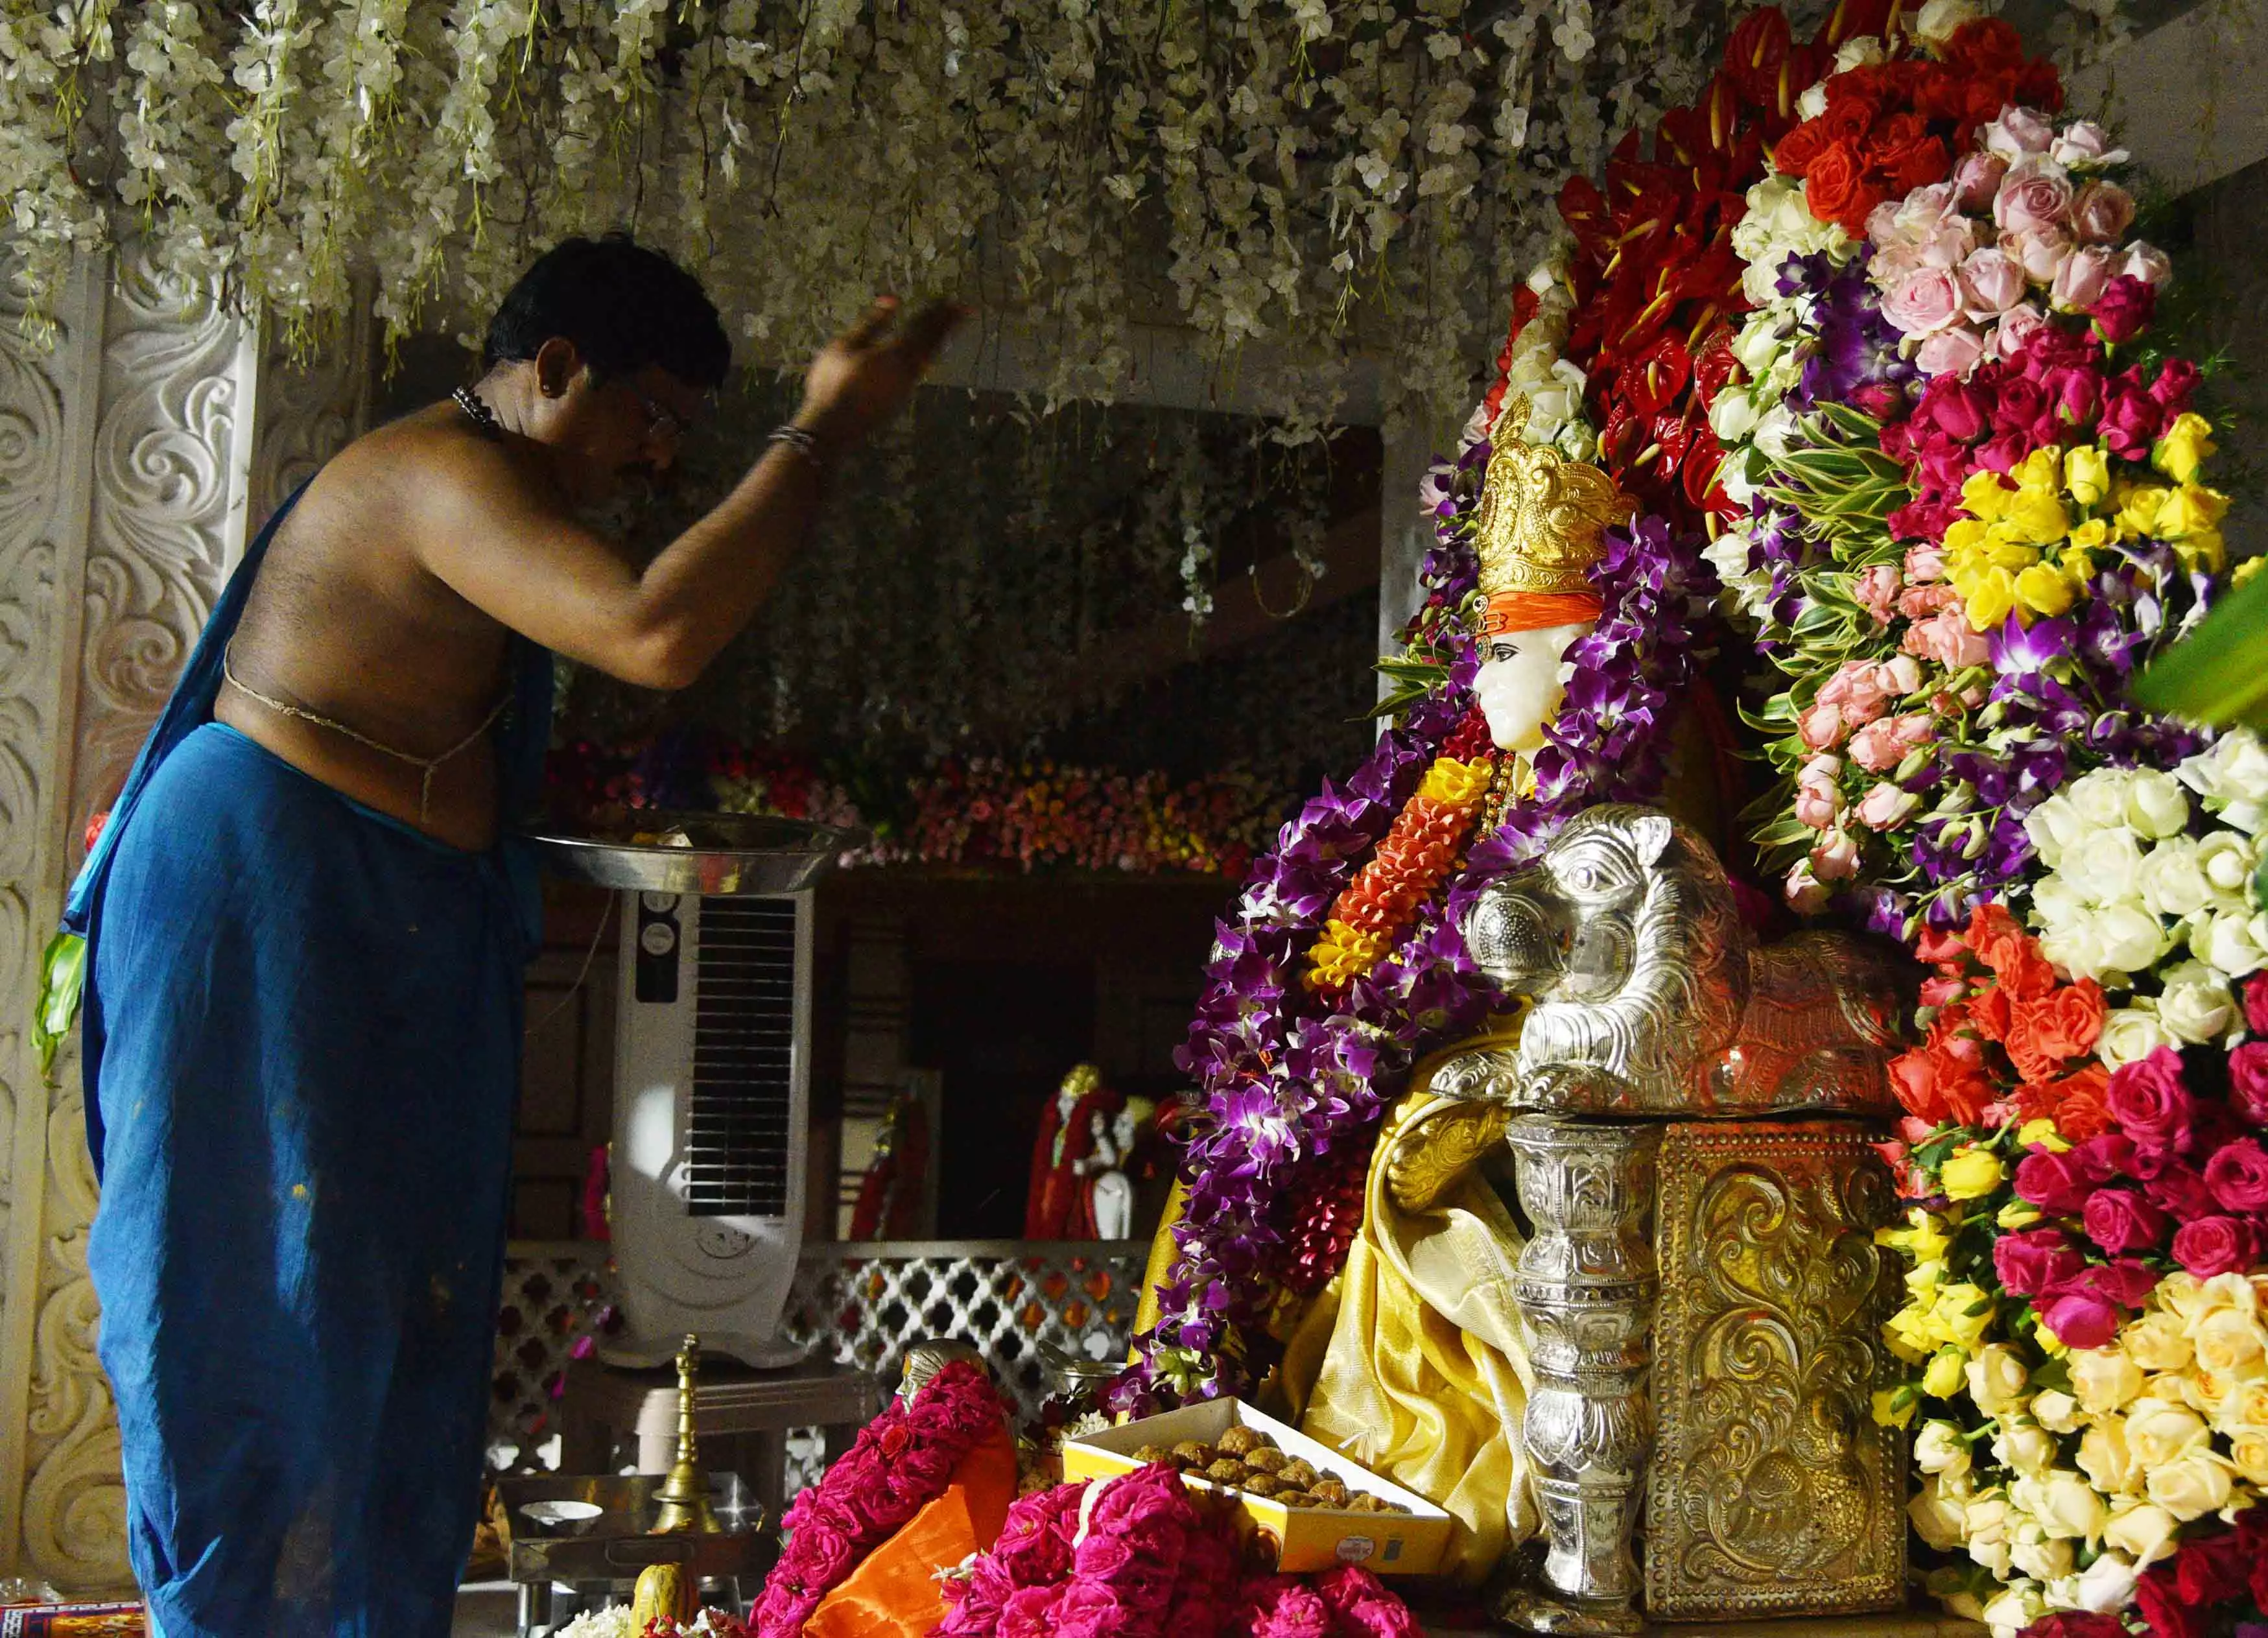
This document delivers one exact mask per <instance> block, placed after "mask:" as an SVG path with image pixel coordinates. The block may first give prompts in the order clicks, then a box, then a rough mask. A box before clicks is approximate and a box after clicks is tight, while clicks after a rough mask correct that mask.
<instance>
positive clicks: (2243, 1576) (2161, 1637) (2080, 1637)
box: [2025, 1507, 2268, 1638]
mask: <svg viewBox="0 0 2268 1638" xmlns="http://www.w3.org/2000/svg"><path fill="white" fill-rule="evenodd" d="M2134 1605H2135V1609H2136V1611H2137V1612H2138V1613H2139V1614H2140V1616H2141V1617H2142V1620H2143V1621H2144V1623H2145V1625H2146V1627H2147V1630H2148V1632H2149V1633H2150V1635H2151V1638H2206V1634H2209V1633H2217V1632H2230V1633H2231V1634H2232V1638H2268V1626H2264V1625H2262V1624H2261V1623H2260V1622H2257V1621H2247V1620H2242V1619H2240V1620H2238V1621H2237V1623H2236V1625H2235V1627H2234V1628H2233V1629H2232V1628H2230V1627H2226V1626H2223V1625H2222V1624H2221V1621H2222V1620H2226V1606H2228V1605H2236V1606H2237V1607H2238V1608H2239V1610H2240V1611H2243V1610H2247V1609H2257V1610H2268V1508H2258V1507H2253V1508H2247V1509H2245V1510H2244V1511H2242V1513H2239V1514H2238V1515H2237V1516H2236V1525H2235V1529H2233V1530H2228V1531H2222V1532H2220V1534H2218V1535H2213V1536H2204V1537H2192V1538H2188V1539H2185V1540H2184V1541H2183V1543H2182V1545H2181V1548H2180V1550H2179V1551H2178V1552H2176V1553H2175V1554H2174V1560H2173V1562H2172V1563H2170V1564H2161V1565H2160V1566H2159V1567H2158V1568H2155V1569H2152V1570H2149V1571H2147V1572H2145V1574H2144V1575H2143V1576H2142V1579H2141V1582H2140V1583H2139V1585H2138V1586H2137V1587H2136V1588H2135V1590H2134ZM2065 1619H2066V1620H2073V1619H2075V1618H2073V1617H2068V1616H2067V1617H2066V1618H2065ZM2088 1619H2090V1620H2097V1621H2109V1622H2110V1627H2072V1626H2066V1627H2063V1628H2062V1629H2061V1630H2060V1632H2059V1633H2058V1632H2056V1631H2051V1630H2050V1629H2049V1628H2048V1627H2045V1626H2044V1624H2043V1623H2038V1622H2035V1623H2034V1624H2033V1625H2032V1626H2030V1627H2027V1628H2025V1638H2098V1634H2099V1635H2100V1638H2112V1635H2113V1634H2114V1632H2115V1633H2116V1634H2117V1638H2124V1634H2125V1631H2126V1628H2125V1627H2124V1625H2123V1624H2122V1623H2120V1622H2119V1621H2118V1620H2117V1619H2116V1618H2115V1617H2112V1616H2108V1615H2101V1616H2093V1617H2089V1618H2088Z"/></svg>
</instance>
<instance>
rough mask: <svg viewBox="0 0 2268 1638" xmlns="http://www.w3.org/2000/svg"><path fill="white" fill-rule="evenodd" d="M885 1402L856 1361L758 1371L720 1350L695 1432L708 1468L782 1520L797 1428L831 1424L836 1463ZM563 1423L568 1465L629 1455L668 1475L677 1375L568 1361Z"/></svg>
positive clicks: (607, 1465) (611, 1466)
mask: <svg viewBox="0 0 2268 1638" xmlns="http://www.w3.org/2000/svg"><path fill="white" fill-rule="evenodd" d="M881 1406H882V1388H881V1384H880V1383H878V1382H877V1381H876V1380H875V1379H874V1378H873V1377H872V1376H868V1375H867V1374H866V1373H865V1372H864V1371H859V1370H854V1369H851V1368H850V1367H849V1366H844V1365H828V1364H803V1365H792V1366H790V1367H788V1368H787V1369H784V1370H754V1369H750V1368H748V1367H747V1366H745V1365H740V1364H738V1363H735V1362H734V1361H731V1360H726V1359H720V1358H718V1357H716V1356H714V1355H711V1356H708V1357H704V1358H703V1360H702V1361H701V1375H700V1378H699V1380H698V1381H697V1382H696V1383H695V1384H694V1390H693V1431H694V1432H695V1434H696V1435H698V1436H699V1438H700V1441H701V1452H702V1461H703V1465H704V1466H708V1465H715V1466H717V1467H722V1468H731V1469H733V1470H734V1471H736V1472H740V1473H741V1474H742V1475H744V1476H745V1477H746V1478H747V1481H748V1485H749V1487H750V1488H751V1489H752V1490H754V1491H755V1496H756V1500H757V1501H760V1502H762V1504H763V1509H764V1514H765V1517H766V1519H767V1521H768V1522H769V1523H770V1524H772V1525H774V1526H775V1527H777V1524H779V1517H780V1511H781V1509H782V1508H783V1506H784V1504H785V1501H786V1499H787V1498H786V1490H787V1434H788V1429H789V1428H809V1427H817V1428H822V1429H824V1430H825V1433H826V1437H827V1459H828V1461H830V1462H832V1461H833V1460H834V1459H835V1458H836V1457H837V1456H839V1455H840V1454H842V1452H843V1450H846V1449H848V1448H849V1446H850V1443H851V1440H852V1438H854V1437H855V1436H856V1435H857V1434H858V1429H859V1428H863V1427H865V1425H866V1424H867V1423H868V1422H869V1421H871V1420H873V1418H874V1415H875V1413H877V1412H879V1411H880V1409H881ZM559 1420H560V1427H559V1443H560V1450H559V1466H560V1471H561V1472H569V1473H605V1472H616V1471H618V1470H619V1466H620V1464H621V1463H622V1461H624V1460H629V1461H630V1462H634V1463H635V1464H636V1466H637V1472H641V1473H666V1472H668V1471H669V1465H670V1464H671V1463H672V1462H674V1461H675V1460H676V1459H677V1373H676V1371H675V1369H673V1368H672V1367H670V1366H667V1365H663V1366H658V1367H656V1368H655V1369H652V1370H623V1369H618V1368H616V1367H615V1366H611V1365H602V1364H600V1362H599V1361H596V1360H593V1359H582V1360H577V1361H574V1362H573V1363H572V1364H571V1365H569V1366H568V1368H567V1381H566V1386H565V1389H564V1391H563V1398H562V1403H561V1406H560V1419H559ZM618 1452H620V1454H618Z"/></svg>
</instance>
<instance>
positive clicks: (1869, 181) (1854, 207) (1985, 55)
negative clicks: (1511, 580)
mask: <svg viewBox="0 0 2268 1638" xmlns="http://www.w3.org/2000/svg"><path fill="white" fill-rule="evenodd" d="M1883 9H1884V10H1887V8H1883ZM1880 28H1881V21H1880V20H1879V19H1877V20H1876V21H1875V23H1874V27H1872V28H1867V29H1862V30H1858V31H1854V32H1856V33H1876V32H1878V31H1879V30H1880ZM2010 103H2015V104H2018V105H2020V106H2021V107H2032V108H2043V109H2045V110H2047V111H2049V112H2051V113H2053V112H2055V111H2057V110H2058V109H2060V108H2061V107H2063V84H2062V81H2061V80H2060V79H2059V78H2058V77H2057V74H2056V70H2055V67H2054V65H2053V64H2052V63H2046V62H2041V61H2035V62H2029V63H2028V62H2026V61H2025V60H2024V51H2023V44H2022V42H2021V41H2020V40H2018V38H2017V37H2016V31H2015V30H2014V28H2012V27H2010V26H2008V25H2007V23H2005V22H2003V21H2002V20H2000V19H1999V18H1977V20H1976V21H1974V22H1970V23H1965V24H1963V25H1962V26H1961V27H1960V28H1959V29H1958V30H1957V31H1956V32H1955V33H1954V35H1953V38H1952V39H1951V40H1949V41H1947V42H1946V44H1945V46H1944V48H1943V50H1942V54H1941V56H1940V60H1938V61H1935V62H1932V61H1930V60H1928V59H1927V58H1923V57H1902V58H1894V59H1892V60H1891V61H1889V62H1887V63H1869V64H1866V65H1863V66H1860V67H1858V68H1853V69H1850V70H1845V72H1843V73H1840V74H1837V75H1836V76H1834V77H1832V78H1830V80H1828V82H1827V107H1826V108H1825V110H1824V111H1823V112H1822V113H1821V114H1819V115H1818V117H1817V118H1815V119H1809V120H1806V121H1805V122H1803V123H1802V124H1800V125H1798V126H1796V127H1795V128H1794V129H1793V130H1790V131H1789V132H1788V133H1787V134H1786V136H1785V137H1781V138H1780V139H1779V141H1778V143H1777V144H1774V146H1773V148H1772V155H1771V158H1772V165H1773V166H1774V168H1775V169H1777V170H1778V171H1779V172H1780V173H1782V174H1784V175H1787V176H1797V177H1801V178H1802V179H1803V199H1804V203H1806V204H1808V205H1809V206H1810V207H1811V214H1812V215H1814V216H1815V217H1817V218H1819V219H1820V220H1821V221H1823V222H1834V223H1837V224H1838V225H1840V226H1841V227H1842V229H1843V231H1844V232H1846V233H1849V234H1851V235H1852V237H1854V238H1862V237H1864V236H1865V234H1866V231H1867V216H1868V214H1869V213H1870V212H1872V211H1873V210H1874V207H1875V206H1876V205H1878V204H1881V203H1883V202H1884V201H1885V200H1889V199H1903V198H1904V197H1905V196H1906V195H1908V194H1910V193H1911V192H1912V191H1913V190H1914V189H1915V188H1926V187H1928V186H1929V185H1930V184H1931V183H1932V182H1941V181H1945V179H1946V178H1947V177H1948V176H1950V175H1952V174H1953V161H1954V157H1955V155H1956V154H1962V153H1966V152H1968V151H1969V149H1970V144H1972V143H1973V142H1974V141H1975V139H1976V136H1977V128H1978V127H1980V126H1983V125H1986V124H1989V123H1991V122H1992V121H1993V120H1995V119H1997V118H1999V114H2000V110H2001V109H2002V108H2003V107H2007V105H2009V104H2010Z"/></svg>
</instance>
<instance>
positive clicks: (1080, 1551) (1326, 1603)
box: [936, 1463, 1419, 1638]
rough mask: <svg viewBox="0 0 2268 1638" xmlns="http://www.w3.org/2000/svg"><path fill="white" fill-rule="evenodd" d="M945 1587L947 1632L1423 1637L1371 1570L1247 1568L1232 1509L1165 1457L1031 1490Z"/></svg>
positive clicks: (982, 1635)
mask: <svg viewBox="0 0 2268 1638" xmlns="http://www.w3.org/2000/svg"><path fill="white" fill-rule="evenodd" d="M946 1598H947V1600H948V1602H949V1605H950V1608H949V1609H948V1611H947V1612H946V1618H945V1620H943V1621H942V1622H941V1623H939V1626H938V1627H937V1628H936V1638H1167V1634H1170V1635H1171V1638H1419V1629H1418V1622H1417V1619H1416V1617H1414V1616H1412V1615H1411V1614H1410V1609H1409V1606H1408V1605H1405V1604H1403V1602H1402V1600H1401V1598H1400V1597H1397V1596H1395V1594H1394V1593H1393V1592H1391V1591H1389V1590H1387V1588H1386V1586H1385V1585H1384V1584H1383V1583H1381V1582H1380V1581H1379V1579H1378V1578H1377V1577H1376V1576H1375V1575H1371V1574H1370V1573H1369V1572H1368V1571H1366V1570H1364V1569H1361V1568H1357V1567H1354V1566H1345V1567H1343V1568H1338V1569H1335V1570H1330V1571H1328V1572H1326V1573H1325V1574H1323V1575H1320V1576H1316V1577H1314V1578H1312V1579H1310V1578H1306V1577H1300V1576H1290V1575H1246V1574H1243V1573H1242V1568H1241V1560H1240V1555H1239V1553H1238V1550H1237V1546H1236V1538H1235V1534H1234V1531H1233V1526H1232V1525H1231V1523H1230V1518H1229V1514H1228V1512H1227V1510H1226V1509H1225V1508H1223V1507H1221V1506H1219V1505H1218V1504H1217V1503H1215V1502H1214V1501H1212V1499H1211V1498H1206V1499H1205V1500H1204V1501H1203V1502H1200V1501H1199V1500H1198V1499H1197V1498H1196V1497H1194V1496H1192V1495H1191V1494H1189V1489H1188V1487H1186V1486H1185V1485H1183V1484H1182V1479H1181V1476H1180V1475H1179V1474H1178V1473H1176V1472H1175V1471H1174V1470H1173V1468H1171V1467H1170V1466H1168V1465H1166V1464H1164V1463H1157V1464H1153V1465H1151V1466H1148V1467H1143V1468H1138V1469H1136V1470H1135V1471H1134V1472H1130V1473H1128V1474H1126V1475H1124V1476H1123V1478H1119V1479H1101V1480H1096V1481H1094V1482H1091V1483H1090V1482H1086V1481H1081V1482H1079V1483H1077V1484H1069V1485H1057V1486H1056V1487H1054V1488H1053V1489H1049V1490H1043V1491H1040V1492H1037V1493H1035V1494H1032V1495H1028V1496H1025V1497H1023V1498H1022V1499H1021V1500H1020V1501H1017V1503H1016V1504H1015V1505H1014V1506H1013V1507H1012V1508H1011V1509H1009V1510H1008V1517H1007V1521H1006V1523H1005V1524H1003V1525H1002V1527H1001V1531H1000V1538H999V1541H998V1543H997V1544H996V1545H995V1546H994V1547H993V1549H992V1551H991V1552H990V1553H980V1554H978V1555H977V1557H976V1560H975V1561H972V1562H971V1563H970V1564H968V1565H967V1566H965V1567H963V1568H961V1569H960V1570H958V1571H956V1572H954V1574H952V1575H949V1576H948V1577H947V1578H946Z"/></svg>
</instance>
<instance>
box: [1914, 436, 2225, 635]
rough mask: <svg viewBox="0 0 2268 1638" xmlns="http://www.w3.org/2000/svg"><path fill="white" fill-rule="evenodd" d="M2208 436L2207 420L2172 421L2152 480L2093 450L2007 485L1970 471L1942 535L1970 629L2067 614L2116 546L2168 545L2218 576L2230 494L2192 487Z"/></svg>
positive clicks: (2053, 458)
mask: <svg viewBox="0 0 2268 1638" xmlns="http://www.w3.org/2000/svg"><path fill="white" fill-rule="evenodd" d="M2212 433H2213V427H2212V424H2211V423H2209V422H2207V421H2206V420H2205V417H2203V416H2200V415H2197V414H2194V413H2184V414H2183V415H2180V416H2177V417H2175V419H2174V423H2173V424H2172V425H2171V426H2169V427H2168V428H2167V429H2166V433H2165V436H2164V437H2163V438H2161V439H2159V440H2158V443H2157V445H2156V446H2155V447H2154V448H2153V450H2152V451H2151V454H2150V472H2151V474H2152V476H2151V477H2150V478H2147V479H2146V478H2139V477H2135V476H2129V475H2128V474H2126V473H2125V472H2124V471H2120V470H2118V469H2120V468H2123V467H2124V466H2125V465H2126V463H2125V462H2124V461H2114V460H2113V459H2112V457H2111V456H2110V454H2108V453H2106V452H2105V451H2104V450H2103V449H2102V446H2100V445H2096V444H2081V445H2080V446H2077V447H2076V448H2073V449H2065V450H2058V449H2054V448H2044V449H2036V450H2034V451H2033V452H2032V453H2031V454H2029V455H2027V456H2025V457H2024V459H2023V460H2022V461H2020V462H2018V463H2017V465H2016V467H2015V469H2014V470H2013V471H2012V472H2010V473H2009V474H2008V475H2007V476H2005V477H2003V476H2001V475H2000V474H1999V473H1997V472H1977V473H1972V474H1970V477H1969V479H1968V481H1967V482H1966V483H1963V484H1962V486H1961V501H1962V507H1963V508H1964V509H1965V510H1966V511H1967V512H1968V513H1969V515H1968V516H1967V517H1965V518H1960V519H1956V520H1955V521H1954V522H1953V523H1952V524H1951V525H1950V526H1949V527H1948V528H1947V529H1946V531H1945V572H1946V578H1947V579H1948V580H1949V581H1951V582H1952V585H1953V588H1954V590H1955V591H1956V592H1958V593H1959V594H1961V601H1962V606H1963V607H1964V608H1965V609H1966V610H1967V611H1968V616H1969V623H1970V627H1971V628H1972V629H1973V630H1976V631H1991V630H1992V629H1993V628H1994V627H1996V626H1998V625H1999V624H2000V623H2002V622H2004V621H2005V620H2007V617H2008V616H2009V615H2010V614H2011V613H2013V614H2014V615H2015V616H2016V617H2017V619H2019V620H2020V621H2021V622H2023V623H2025V624H2027V625H2029V623H2031V622H2032V621H2034V620H2035V619H2043V618H2052V617H2054V616H2058V615H2061V614H2066V613H2068V612H2069V611H2070V610H2071V609H2072V608H2073V606H2074V605H2075V604H2077V603H2078V602H2079V601H2080V600H2081V599H2083V598H2085V597H2086V596H2087V595H2088V587H2089V583H2090V582H2091V581H2092V580H2093V579H2094V577H2095V569H2096V566H2097V565H2096V562H2095V554H2097V553H2099V552H2101V551H2102V550H2104V549H2105V548H2106V547H2109V546H2110V545H2112V544H2114V543H2116V542H2121V541H2132V540H2154V541H2163V542H2166V543H2167V544H2169V545H2170V546H2171V547H2172V548H2173V549H2174V550H2175V551H2176V553H2178V554H2179V555H2180V557H2181V559H2182V563H2183V565H2184V566H2185V567H2187V568H2189V569H2191V570H2201V571H2209V572H2213V573H2216V574H2217V573H2219V572H2220V571H2221V570H2222V569H2223V568H2224V567H2226V566H2227V564H2228V549H2227V547H2226V546H2225V545H2224V543H2223V542H2222V540H2221V535H2220V520H2221V519H2222V518H2223V517H2224V516H2225V515H2227V513H2228V496H2226V495H2224V494H2222V493H2220V491H2218V490H2212V489H2207V488H2205V487H2204V486H2203V485H2202V484H2200V483H2198V481H2197V476H2198V470H2199V469H2200V468H2201V467H2202V466H2203V464H2204V462H2205V459H2206V457H2208V456H2210V455H2211V454H2213V438H2212Z"/></svg>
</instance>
